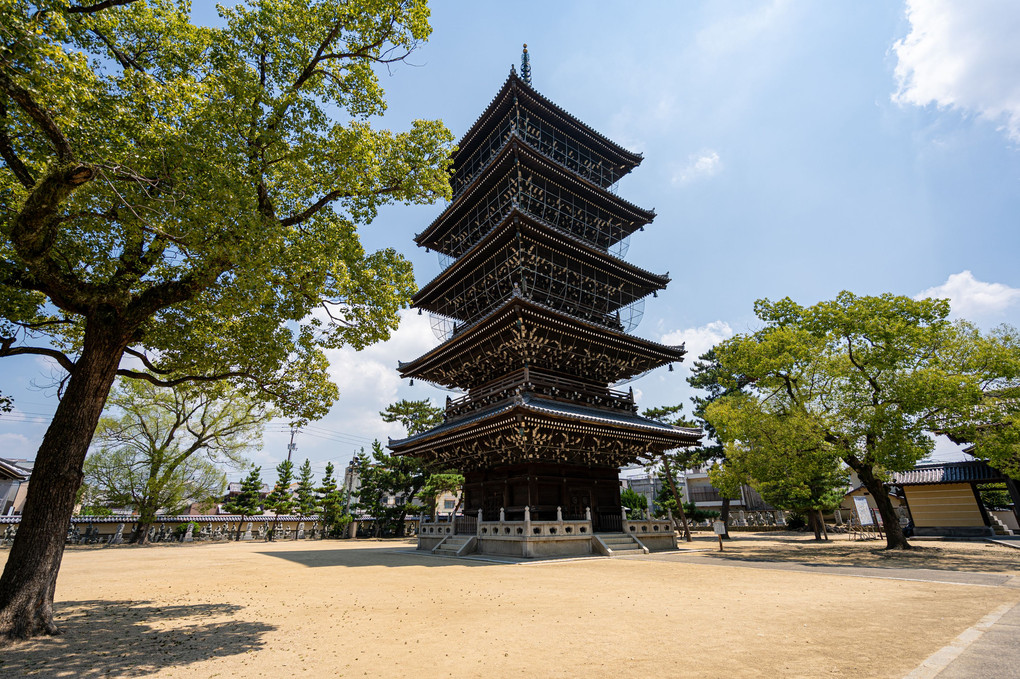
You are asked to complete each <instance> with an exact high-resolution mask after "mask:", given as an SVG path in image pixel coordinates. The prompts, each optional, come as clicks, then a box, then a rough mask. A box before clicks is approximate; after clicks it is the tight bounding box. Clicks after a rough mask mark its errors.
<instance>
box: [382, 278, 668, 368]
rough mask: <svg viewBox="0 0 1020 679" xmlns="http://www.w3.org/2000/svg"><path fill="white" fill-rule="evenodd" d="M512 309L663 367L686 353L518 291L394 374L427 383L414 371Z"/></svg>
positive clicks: (457, 347)
mask: <svg viewBox="0 0 1020 679" xmlns="http://www.w3.org/2000/svg"><path fill="white" fill-rule="evenodd" d="M514 306H520V307H522V308H526V309H528V308H530V309H532V310H534V311H536V312H538V313H540V314H542V315H543V316H545V317H547V318H549V319H550V320H552V321H556V322H559V323H561V324H563V325H564V327H569V328H571V329H572V330H576V331H579V332H583V333H587V334H589V335H591V336H592V337H593V338H598V337H604V338H606V339H608V340H614V341H617V342H619V343H622V344H626V345H629V346H631V347H633V348H634V349H635V350H644V352H645V353H646V354H649V355H656V356H657V357H658V365H665V364H666V363H673V362H677V363H679V362H681V361H683V357H684V355H685V354H686V353H687V352H686V350H685V349H684V345H683V344H680V345H666V344H660V343H658V342H654V341H652V340H648V339H644V338H642V337H637V336H635V335H631V334H629V333H625V332H622V331H620V330H616V329H614V328H610V327H608V326H604V325H600V324H598V323H594V322H591V321H582V320H579V319H577V318H574V317H572V316H570V315H568V314H565V313H563V312H560V311H558V310H556V309H554V308H552V307H550V306H547V305H545V304H541V303H539V302H535V301H534V300H530V299H526V298H524V297H523V296H522V295H521V293H520V291H515V292H514V294H513V295H512V296H511V297H510V298H509V299H507V300H506V301H505V302H504V303H503V304H502V305H500V306H498V307H496V308H495V309H493V310H492V311H491V312H490V313H489V314H488V315H486V316H483V317H481V318H479V319H478V320H476V321H474V322H473V323H470V324H469V325H467V326H465V327H463V328H461V329H459V330H458V331H457V333H456V334H455V335H454V336H453V337H451V338H450V339H448V340H447V341H445V342H443V343H442V344H440V345H439V346H437V347H436V348H434V349H432V350H431V351H428V352H426V353H424V354H422V355H421V356H419V357H418V358H415V359H413V360H411V361H407V362H404V361H398V366H397V368H398V371H399V372H400V373H401V375H402V376H403V377H416V378H418V379H424V380H425V381H429V380H428V378H426V377H423V376H421V375H420V374H419V372H418V371H419V370H421V369H423V368H424V367H425V366H426V365H427V364H429V363H431V362H434V361H436V360H441V359H442V357H443V356H444V354H449V353H453V352H456V351H458V350H461V349H463V348H464V345H465V343H467V342H470V341H471V336H472V335H474V334H475V333H478V332H481V331H483V330H484V329H485V328H486V327H487V326H489V325H490V324H492V323H494V322H495V321H497V320H499V319H500V318H501V317H502V316H503V315H504V314H506V313H508V312H509V310H510V309H512V308H513V307H514ZM633 376H634V375H626V376H621V378H620V379H621V380H622V379H628V378H630V377H633Z"/></svg>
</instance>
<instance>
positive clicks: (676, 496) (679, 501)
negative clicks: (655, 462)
mask: <svg viewBox="0 0 1020 679" xmlns="http://www.w3.org/2000/svg"><path fill="white" fill-rule="evenodd" d="M662 467H663V470H664V471H665V472H666V478H667V479H669V487H670V490H672V491H673V500H674V501H676V509H677V511H678V512H680V521H681V523H682V525H683V527H684V540H686V541H687V542H691V529H690V527H688V525H687V514H686V513H685V512H684V501H683V498H682V497H680V492H679V491H678V490H677V489H676V481H674V480H673V470H672V469H670V465H669V460H668V459H666V458H663V459H662Z"/></svg>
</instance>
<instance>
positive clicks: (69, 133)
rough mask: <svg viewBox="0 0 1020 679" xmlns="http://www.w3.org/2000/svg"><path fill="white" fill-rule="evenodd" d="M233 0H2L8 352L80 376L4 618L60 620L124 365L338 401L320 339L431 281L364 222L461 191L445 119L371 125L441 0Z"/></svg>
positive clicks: (300, 407)
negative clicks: (57, 608)
mask: <svg viewBox="0 0 1020 679" xmlns="http://www.w3.org/2000/svg"><path fill="white" fill-rule="evenodd" d="M220 11H221V14H222V22H221V23H222V25H221V26H218V27H215V28H210V27H203V26H195V25H193V24H192V23H191V22H190V4H189V3H188V2H187V1H186V0H153V1H151V2H147V1H145V0H116V1H112V2H111V1H106V2H85V1H84V0H82V2H80V3H79V2H76V1H75V0H35V1H28V0H0V158H2V160H3V165H2V167H0V356H14V355H19V354H20V355H24V354H35V355H40V356H45V357H48V358H49V359H50V360H52V361H53V362H55V364H56V365H58V366H60V367H61V368H63V369H64V370H65V371H66V372H67V379H66V383H65V384H63V385H62V399H61V401H60V403H59V405H58V407H57V410H56V412H55V414H54V417H53V420H52V422H51V424H50V427H49V429H48V430H47V432H46V435H45V436H44V439H43V442H42V444H41V446H40V448H39V450H38V452H37V454H36V464H35V469H34V473H33V477H34V478H33V481H34V483H32V484H31V486H30V489H29V495H28V499H27V503H26V506H25V511H24V515H23V518H22V522H21V528H20V529H19V531H18V538H17V540H16V541H15V544H14V546H13V548H12V549H11V552H10V555H9V557H8V560H7V564H6V567H5V569H4V573H3V576H2V578H0V637H7V638H23V637H28V636H31V635H35V634H41V633H56V632H57V628H56V626H55V625H54V622H53V612H52V600H53V591H54V587H55V585H56V576H57V572H58V569H59V565H60V560H61V556H62V554H63V545H64V539H63V537H64V531H65V528H66V526H67V524H68V521H69V519H70V516H71V511H72V509H73V505H74V495H75V491H76V490H77V487H78V485H79V484H80V482H81V478H82V471H81V470H82V463H83V462H84V459H85V455H86V451H87V450H88V447H89V444H90V442H91V439H92V434H93V432H94V430H95V427H96V424H97V422H98V421H99V417H100V414H101V413H102V410H103V406H104V404H105V402H106V397H107V394H108V392H109V389H110V387H111V385H112V384H113V381H114V379H115V377H116V376H117V375H122V376H125V377H130V378H137V379H144V380H148V381H149V382H151V383H153V384H158V385H165V386H171V385H175V384H180V383H182V382H184V381H188V380H206V381H208V380H217V379H223V380H230V381H232V382H233V383H235V384H236V385H237V386H238V387H240V388H245V389H248V390H249V391H250V392H251V393H252V394H255V395H257V396H258V397H260V398H263V399H265V400H267V401H273V402H275V404H276V405H277V406H278V407H279V408H280V410H281V411H283V412H284V413H285V414H286V415H287V416H288V417H291V418H292V419H293V420H294V421H301V420H303V419H308V418H314V417H317V416H320V415H322V414H323V413H325V412H326V411H327V410H328V408H329V406H330V405H331V403H332V401H333V400H334V399H335V397H336V388H335V387H334V386H333V385H332V384H330V383H329V382H328V380H327V379H326V377H325V367H326V365H327V362H326V358H325V356H324V353H323V349H324V348H334V347H339V346H341V345H350V346H353V347H355V348H360V347H363V346H366V345H367V344H369V343H372V342H374V341H377V340H380V339H383V338H385V337H387V336H388V334H389V332H390V331H391V330H392V329H393V328H395V327H396V324H397V321H398V315H397V312H398V310H399V309H400V308H402V307H403V306H404V305H405V304H406V302H407V299H408V298H409V296H410V295H411V294H412V291H413V290H414V281H413V276H412V273H411V267H410V264H409V263H408V262H407V261H406V260H405V259H404V258H402V257H401V256H399V255H398V254H397V253H396V252H395V251H393V250H392V249H387V250H383V251H379V252H375V253H366V252H365V251H364V250H363V249H362V247H361V245H360V243H359V241H358V236H357V227H358V225H360V224H366V223H368V222H369V221H370V220H371V219H372V218H373V217H374V215H375V213H376V211H377V209H378V207H379V206H380V205H382V204H384V203H388V202H393V201H404V202H431V201H434V200H436V199H437V198H443V197H448V196H449V193H450V189H449V182H448V176H447V167H448V155H449V149H450V143H451V142H452V137H451V135H450V133H449V132H448V130H447V129H446V128H445V127H444V126H443V125H442V124H441V123H440V122H434V121H416V122H414V123H413V124H412V126H411V129H410V130H409V131H407V132H403V133H399V134H394V133H391V132H390V131H388V130H380V129H375V128H374V127H373V126H372V120H373V117H374V116H378V115H379V114H381V113H382V112H383V110H384V109H385V102H384V97H383V91H382V88H381V87H380V83H379V80H378V78H377V77H376V69H377V68H380V67H382V68H385V67H386V66H387V65H388V64H392V63H393V62H398V61H400V60H401V59H403V58H404V57H405V56H406V55H407V54H408V53H409V52H410V51H411V50H413V49H414V48H415V47H416V46H417V45H418V44H419V43H421V42H422V41H424V40H425V39H427V37H428V35H429V32H430V28H429V25H428V15H429V12H428V8H427V6H426V4H425V2H424V0H365V1H363V2H334V1H332V0H248V2H247V3H242V4H239V5H237V6H234V7H232V8H221V10H220ZM125 355H128V356H129V357H130V358H131V362H129V363H127V364H122V359H123V358H124V357H125Z"/></svg>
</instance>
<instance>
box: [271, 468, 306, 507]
mask: <svg viewBox="0 0 1020 679" xmlns="http://www.w3.org/2000/svg"><path fill="white" fill-rule="evenodd" d="M293 481H294V463H293V462H291V461H290V460H284V461H283V462H281V463H280V464H278V465H276V485H274V486H273V491H272V492H271V493H270V494H269V496H268V497H267V498H266V509H268V510H270V511H272V512H274V513H275V514H276V515H277V516H285V515H287V514H290V513H291V512H293V511H294V509H295V507H296V506H297V503H298V501H297V498H295V497H294V491H293V490H291V487H290V486H291V483H293Z"/></svg>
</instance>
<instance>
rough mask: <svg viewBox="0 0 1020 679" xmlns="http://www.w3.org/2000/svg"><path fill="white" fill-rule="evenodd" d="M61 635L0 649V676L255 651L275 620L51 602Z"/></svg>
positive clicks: (134, 673)
mask: <svg viewBox="0 0 1020 679" xmlns="http://www.w3.org/2000/svg"><path fill="white" fill-rule="evenodd" d="M55 608H56V622H57V626H58V627H59V628H60V629H61V631H62V632H63V634H61V635H59V636H56V637H40V638H36V639H32V640H29V641H22V642H17V643H14V644H11V645H9V646H7V647H5V648H3V650H2V651H0V677H32V676H38V677H115V676H116V677H142V676H148V675H150V674H152V673H154V672H157V671H159V670H160V669H163V668H167V667H179V666H181V665H188V664H191V663H197V662H202V661H204V660H210V659H213V658H219V657H225V656H232V655H237V654H239V653H246V652H248V651H257V650H259V649H261V648H262V647H263V646H264V645H265V644H264V642H263V641H262V637H263V636H264V635H265V634H266V633H267V632H271V631H273V630H275V629H276V628H275V627H274V626H273V625H267V624H265V623H262V622H251V621H245V620H233V619H231V620H215V621H209V622H204V619H207V618H217V619H218V618H224V617H227V616H233V615H235V614H236V613H237V612H238V611H240V610H242V609H243V606H235V605H232V604H194V605H183V606H159V605H155V604H152V602H149V601H68V602H63V603H59V604H57V605H56V607H55Z"/></svg>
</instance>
